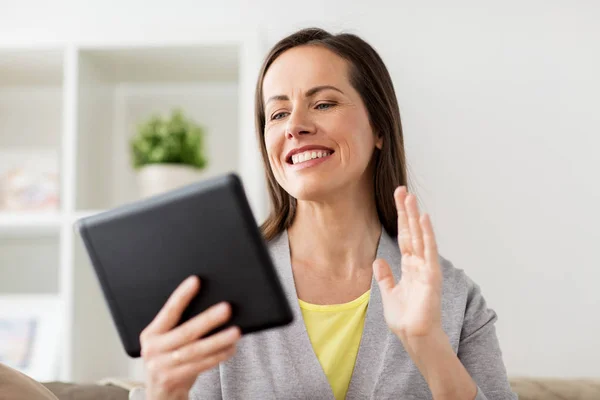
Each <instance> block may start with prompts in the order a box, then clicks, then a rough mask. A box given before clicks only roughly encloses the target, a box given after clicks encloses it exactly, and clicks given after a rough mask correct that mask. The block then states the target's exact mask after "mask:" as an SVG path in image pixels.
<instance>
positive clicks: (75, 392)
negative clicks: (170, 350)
mask: <svg viewBox="0 0 600 400" xmlns="http://www.w3.org/2000/svg"><path fill="white" fill-rule="evenodd" d="M510 383H511V385H512V387H513V390H514V391H515V392H516V393H517V394H518V395H519V399H520V400H600V379H598V380H592V379H543V378H524V377H521V378H516V377H515V378H511V379H510ZM44 385H45V386H46V387H47V388H48V389H50V391H52V392H53V393H54V394H55V396H56V397H57V398H58V399H59V400H128V393H129V390H128V388H123V387H119V386H118V383H116V384H115V383H113V384H111V383H105V384H104V385H73V384H66V383H60V382H52V383H45V384H44ZM490 400H492V399H490Z"/></svg>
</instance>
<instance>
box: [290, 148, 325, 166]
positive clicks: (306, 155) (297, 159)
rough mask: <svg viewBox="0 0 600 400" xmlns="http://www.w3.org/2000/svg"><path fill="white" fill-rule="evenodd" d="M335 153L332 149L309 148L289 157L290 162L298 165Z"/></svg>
mask: <svg viewBox="0 0 600 400" xmlns="http://www.w3.org/2000/svg"><path fill="white" fill-rule="evenodd" d="M331 154H333V151H331V150H308V151H303V152H302V153H297V154H294V155H293V156H291V157H290V158H289V159H288V164H292V165H298V164H302V163H305V162H308V161H311V160H315V159H319V158H324V157H328V156H330V155H331Z"/></svg>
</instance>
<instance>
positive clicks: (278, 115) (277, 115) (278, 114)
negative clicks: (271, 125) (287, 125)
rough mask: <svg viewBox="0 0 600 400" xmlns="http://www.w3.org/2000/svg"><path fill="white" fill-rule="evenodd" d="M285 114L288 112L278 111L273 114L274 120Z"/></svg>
mask: <svg viewBox="0 0 600 400" xmlns="http://www.w3.org/2000/svg"><path fill="white" fill-rule="evenodd" d="M284 114H287V113H286V112H285V111H282V112H278V113H277V114H273V116H272V117H271V119H272V120H274V119H281V118H283V117H284Z"/></svg>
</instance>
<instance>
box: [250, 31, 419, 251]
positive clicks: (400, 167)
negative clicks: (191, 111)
mask: <svg viewBox="0 0 600 400" xmlns="http://www.w3.org/2000/svg"><path fill="white" fill-rule="evenodd" d="M305 45H310V46H322V47H324V48H326V49H328V50H330V51H332V52H334V53H335V54H337V55H338V56H340V57H341V58H343V59H345V60H346V61H347V62H348V63H349V66H350V68H349V75H350V76H349V78H350V84H351V85H352V86H353V87H354V89H355V90H356V91H357V92H358V93H359V94H360V97H361V98H362V100H363V103H364V104H365V106H366V108H367V112H368V115H369V121H370V123H371V126H372V127H373V131H374V132H375V133H376V134H378V135H381V136H383V146H382V149H381V150H378V149H376V150H375V153H376V154H375V155H374V158H375V160H374V161H375V169H374V177H373V179H374V184H375V204H376V207H377V214H378V215H379V220H380V221H381V224H382V225H383V227H384V229H385V230H386V231H387V233H388V234H389V235H390V236H392V237H396V236H397V234H398V226H397V212H396V205H395V203H394V197H393V193H394V190H395V189H396V187H398V186H400V185H407V184H408V182H407V172H406V160H405V155H404V139H403V137H402V124H401V121H400V110H399V107H398V100H397V99H396V94H395V92H394V86H393V83H392V79H391V77H390V74H389V72H388V70H387V68H386V67H385V64H384V63H383V60H382V59H381V57H380V56H379V54H377V52H376V51H375V49H373V48H372V47H371V46H370V45H369V44H368V43H367V42H365V41H364V40H363V39H361V38H360V37H358V36H356V35H353V34H349V33H342V34H338V35H332V34H331V33H329V32H327V31H325V30H323V29H319V28H307V29H302V30H300V31H298V32H296V33H293V34H291V35H289V36H287V37H285V38H283V39H282V40H280V41H279V42H278V43H277V44H275V46H273V48H272V49H271V51H270V52H269V54H268V55H267V56H266V58H265V61H264V63H263V65H262V68H261V70H260V74H259V78H258V82H257V85H256V96H255V117H256V134H257V136H258V142H259V143H260V150H261V153H262V158H263V164H264V167H265V173H266V178H267V185H268V190H269V197H270V200H271V210H270V213H269V216H268V217H267V219H266V220H265V222H264V223H263V224H262V226H261V230H262V232H263V235H264V237H265V239H266V240H267V241H268V240H271V239H273V238H274V237H276V236H277V235H278V234H280V233H281V232H282V231H284V230H285V229H287V228H288V227H289V226H290V225H291V224H292V221H293V220H294V216H295V214H296V199H295V198H293V197H292V196H291V195H290V194H288V193H287V192H286V191H285V190H284V189H283V188H282V187H281V186H279V183H277V180H276V179H275V176H274V175H273V171H272V170H271V167H270V165H269V159H268V156H267V148H266V145H265V141H264V131H265V110H264V104H263V90H262V85H263V80H264V77H265V74H266V73H267V70H268V69H269V67H270V66H271V64H273V61H275V59H276V58H277V57H279V56H280V55H281V54H282V53H283V52H285V51H286V50H289V49H291V48H294V47H297V46H305Z"/></svg>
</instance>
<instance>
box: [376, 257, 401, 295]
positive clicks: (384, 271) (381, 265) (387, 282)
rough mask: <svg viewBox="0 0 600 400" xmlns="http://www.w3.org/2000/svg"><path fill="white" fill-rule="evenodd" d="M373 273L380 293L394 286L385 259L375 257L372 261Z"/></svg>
mask: <svg viewBox="0 0 600 400" xmlns="http://www.w3.org/2000/svg"><path fill="white" fill-rule="evenodd" d="M373 274H374V275H375V280H377V283H378V284H379V288H380V289H381V292H382V293H387V292H389V291H390V290H392V289H393V288H394V287H395V286H396V282H395V281H394V275H393V274H392V269H391V268H390V265H389V264H388V263H387V261H385V260H383V259H377V260H375V261H374V262H373Z"/></svg>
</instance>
